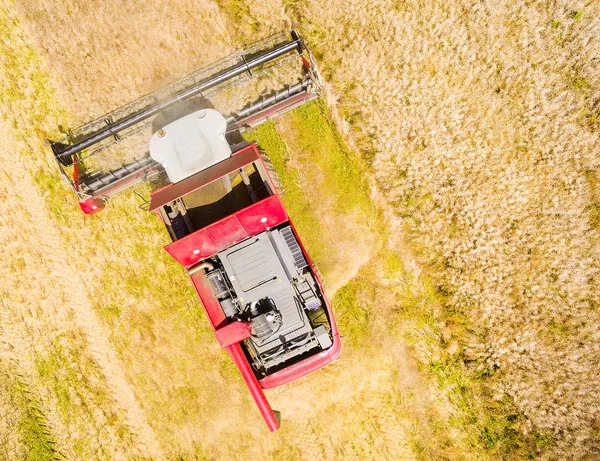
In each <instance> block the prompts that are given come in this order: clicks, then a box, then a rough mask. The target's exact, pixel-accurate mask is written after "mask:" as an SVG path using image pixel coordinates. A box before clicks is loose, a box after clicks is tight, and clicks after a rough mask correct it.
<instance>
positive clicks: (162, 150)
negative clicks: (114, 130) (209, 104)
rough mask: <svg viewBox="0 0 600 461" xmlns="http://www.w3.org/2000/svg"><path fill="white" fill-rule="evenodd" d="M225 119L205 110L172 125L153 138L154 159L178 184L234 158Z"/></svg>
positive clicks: (209, 110)
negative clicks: (226, 133) (227, 135)
mask: <svg viewBox="0 0 600 461" xmlns="http://www.w3.org/2000/svg"><path fill="white" fill-rule="evenodd" d="M226 129H227V122H226V120H225V117H223V115H221V114H220V113H219V112H217V111H216V110H214V109H202V110H199V111H197V112H193V113H191V114H189V115H186V116H185V117H182V118H180V119H178V120H175V121H174V122H172V123H169V124H168V125H167V126H165V127H163V128H161V129H160V130H158V131H157V132H156V133H154V134H153V135H152V138H151V139H150V156H151V157H152V158H153V159H154V160H155V161H157V162H158V163H160V164H161V165H162V166H163V168H164V169H165V171H166V173H167V176H168V177H169V180H170V181H171V182H172V183H177V182H179V181H181V180H182V179H185V178H187V177H189V176H192V175H193V174H196V173H198V172H200V171H202V170H204V169H206V168H208V167H210V166H212V165H215V164H216V163H219V162H221V161H223V160H225V159H227V158H229V157H230V156H231V148H230V147H229V143H228V142H227V139H225V131H226Z"/></svg>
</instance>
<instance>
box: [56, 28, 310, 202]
mask: <svg viewBox="0 0 600 461" xmlns="http://www.w3.org/2000/svg"><path fill="white" fill-rule="evenodd" d="M320 83H321V82H320V76H319V74H318V71H317V68H316V66H315V63H314V60H313V57H312V55H311V53H310V50H309V49H308V47H307V45H306V42H305V40H304V39H303V38H302V36H301V35H300V33H299V32H298V31H296V30H291V31H290V32H289V33H281V34H278V35H274V36H272V37H269V38H268V39H266V40H263V41H261V42H258V43H256V44H254V45H252V46H251V47H249V48H247V49H245V50H243V51H240V52H237V53H235V54H233V55H231V56H229V57H227V58H225V59H222V60H221V61H219V62H217V63H214V64H212V65H210V66H208V67H205V68H202V69H200V70H197V71H195V72H193V73H191V74H189V75H186V76H185V77H183V78H181V79H179V80H177V81H175V82H173V83H172V84H170V85H169V86H167V87H166V88H162V89H160V90H158V91H156V92H153V93H151V94H148V95H146V96H143V97H141V98H139V99H138V100H136V101H134V102H132V103H129V104H127V105H125V106H123V107H121V108H119V109H117V110H115V111H113V112H111V113H108V114H106V115H104V116H102V117H100V118H99V119H97V120H94V121H92V122H90V123H87V124H85V125H83V126H81V127H79V128H77V129H75V130H72V131H69V132H67V134H66V136H65V137H64V138H63V139H62V140H60V141H51V142H50V145H51V147H52V152H53V153H54V156H55V158H56V160H57V161H58V163H59V168H60V170H61V173H62V175H63V177H64V178H66V179H67V181H68V182H69V183H70V185H71V187H72V189H73V190H74V192H75V193H76V194H77V196H78V197H79V201H80V203H85V202H86V201H88V203H91V202H92V201H93V202H94V203H95V204H96V205H91V206H90V207H84V206H82V208H83V209H84V211H86V210H88V212H95V211H96V210H98V209H100V208H102V206H103V204H104V202H106V201H107V200H108V199H109V198H110V197H111V196H113V195H115V194H116V193H118V192H120V191H122V190H123V189H126V188H129V187H131V186H132V185H135V184H137V183H138V182H140V181H142V180H144V179H145V178H146V177H148V176H151V175H152V174H154V173H157V172H160V170H161V167H160V165H159V164H157V162H156V161H154V160H153V159H152V158H151V157H150V156H148V154H147V152H145V148H144V147H142V148H141V149H140V148H139V146H135V147H133V148H131V146H125V145H126V144H130V145H133V144H134V143H135V141H134V140H133V139H128V138H135V137H136V136H140V137H141V138H142V139H147V138H148V132H149V130H150V129H151V131H150V134H151V133H152V132H155V131H156V130H157V129H159V128H160V127H161V126H164V125H165V124H167V123H168V122H169V121H172V120H174V119H177V118H180V117H181V116H182V115H185V114H186V113H190V112H193V111H194V110H197V109H199V108H203V107H213V108H215V109H217V110H219V112H221V113H222V114H223V115H224V116H226V121H227V128H228V129H227V132H228V133H232V132H243V131H244V130H246V129H248V128H251V127H254V126H256V125H258V124H260V123H262V122H264V121H265V120H267V119H269V118H271V117H273V116H276V115H277V114H280V113H283V112H285V111H287V110H290V109H292V108H293V107H296V106H297V105H299V104H302V103H304V102H307V101H308V100H311V99H314V98H316V97H317V96H318V93H319V87H320ZM257 93H258V95H260V97H258V98H257ZM232 95H233V96H232ZM117 144H121V145H122V146H123V149H122V150H127V151H128V154H127V155H125V156H124V155H123V153H122V152H119V147H120V146H116V145H117ZM136 150H137V152H135V151H136ZM111 152H112V154H111ZM136 154H137V155H136ZM92 157H93V158H92ZM119 160H121V161H119ZM123 160H125V161H123ZM67 167H74V169H73V172H72V173H71V174H69V173H68V172H67V171H66V170H65V168H67ZM90 199H94V200H90ZM93 206H96V208H93Z"/></svg>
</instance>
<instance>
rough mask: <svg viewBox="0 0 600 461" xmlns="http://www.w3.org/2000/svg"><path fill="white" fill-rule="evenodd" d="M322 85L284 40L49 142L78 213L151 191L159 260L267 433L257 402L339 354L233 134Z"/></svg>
mask: <svg viewBox="0 0 600 461" xmlns="http://www.w3.org/2000/svg"><path fill="white" fill-rule="evenodd" d="M320 83H321V82H320V77H319V73H318V70H317V68H316V66H315V62H314V59H313V57H312V55H311V53H310V51H309V49H308V48H307V45H306V42H305V41H304V40H303V38H302V37H301V36H300V34H299V33H298V32H297V31H296V30H292V31H291V32H290V33H289V35H288V34H279V35H276V36H273V37H270V38H269V39H267V40H264V41H262V42H260V43H257V44H255V45H253V46H252V47H251V48H249V49H247V50H245V51H243V52H240V53H236V54H234V55H233V56H230V57H228V58H226V59H224V60H222V61H219V62H218V63H216V64H214V65H212V66H210V67H208V68H205V69H201V70H199V71H197V72H194V73H192V74H190V75H188V76H186V77H184V78H182V79H180V80H177V81H176V82H174V83H173V84H171V85H169V86H168V87H167V88H164V89H161V90H159V91H157V92H155V93H152V94H150V95H147V96H144V97H142V98H140V99H138V100H137V101H134V102H132V103H130V104H128V105H126V106H124V107H122V108H120V109H118V110H116V111H114V112H112V113H110V114H107V115H105V116H103V117H101V118H99V119H97V120H95V121H93V122H90V123H88V124H86V125H84V126H82V127H80V128H78V129H76V130H74V131H71V132H69V133H68V135H67V136H66V137H65V138H64V139H63V140H61V141H58V142H51V143H50V145H51V147H52V151H53V153H54V156H55V158H56V160H57V164H58V166H59V169H60V173H61V175H62V176H63V177H64V178H65V179H66V180H67V182H68V184H69V185H70V187H71V188H72V190H73V191H74V193H75V194H76V195H77V198H78V201H79V205H80V207H81V209H82V210H83V212H85V213H86V214H94V213H96V212H98V211H100V210H101V209H103V208H104V207H105V204H106V202H107V201H108V199H110V198H111V197H112V196H114V195H116V194H117V193H119V192H121V191H123V190H125V189H128V188H130V187H132V186H135V185H136V184H139V183H140V182H150V183H152V184H153V185H154V187H153V189H154V190H153V191H152V192H151V194H150V200H149V205H148V208H149V211H151V212H154V213H156V214H157V215H159V216H160V217H161V219H162V221H163V222H164V224H165V227H166V230H167V231H168V233H169V235H170V237H171V240H172V243H170V244H169V245H167V246H166V247H165V249H166V251H167V252H169V253H170V254H171V255H172V256H173V258H174V259H175V260H176V261H177V262H178V263H179V264H181V265H182V266H183V267H184V268H185V269H186V271H187V274H188V275H189V277H190V280H191V282H192V284H193V286H194V288H195V289H196V292H197V293H198V296H199V298H200V300H201V301H202V305H203V307H204V309H205V311H206V314H207V317H208V319H209V321H210V323H211V325H212V326H213V328H214V330H215V334H216V337H217V340H218V342H219V344H220V345H221V347H222V348H223V349H225V350H226V351H227V352H228V354H229V356H230V357H231V359H232V360H233V361H234V363H235V364H236V365H237V367H238V368H239V370H240V372H241V374H242V377H243V379H244V380H245V382H246V384H247V385H248V388H249V390H250V393H251V395H252V396H253V398H254V400H255V402H256V404H257V406H258V408H259V410H260V412H261V414H262V416H263V418H264V419H265V421H266V423H267V426H268V427H269V429H270V430H272V431H273V430H276V429H277V428H278V427H279V420H278V418H277V417H276V412H274V411H273V410H272V409H271V407H270V405H269V403H268V401H267V399H266V397H265V395H264V392H263V389H267V388H272V387H277V386H281V385H283V384H287V383H289V382H291V381H294V380H296V379H299V378H301V377H303V376H305V375H307V374H309V373H312V372H314V371H316V370H318V369H320V368H322V367H324V366H325V365H327V364H328V363H330V362H332V361H334V360H336V359H337V357H338V356H339V353H340V348H341V345H340V338H339V333H338V330H337V326H336V323H335V320H334V317H333V312H332V310H331V306H330V304H329V301H328V300H327V298H326V296H325V293H324V290H323V286H322V283H321V281H320V278H319V275H318V273H317V271H316V270H315V268H314V267H313V265H312V263H311V261H310V258H309V256H308V254H307V252H306V250H305V248H304V246H303V245H302V242H301V240H300V237H299V236H298V233H297V232H296V229H295V228H294V226H293V223H292V222H291V220H290V218H289V216H288V214H287V212H286V210H285V208H284V206H283V202H282V200H281V198H280V195H279V193H278V186H280V184H279V183H278V180H277V178H276V177H275V174H274V170H273V168H272V165H271V164H270V162H269V160H268V157H267V156H266V153H265V152H263V151H262V150H261V149H260V148H259V147H258V146H257V145H256V144H251V143H248V142H246V141H245V140H244V138H243V137H242V136H241V133H243V132H244V131H245V130H248V129H250V128H252V127H255V126H257V125H259V124H261V123H263V122H264V121H266V120H269V119H271V118H273V117H275V116H277V115H279V114H281V113H284V112H286V111H289V110H291V109H293V108H295V107H298V106H299V105H302V104H304V103H306V102H308V101H311V100H313V99H315V98H317V97H318V96H319V91H320ZM257 95H258V96H259V98H257Z"/></svg>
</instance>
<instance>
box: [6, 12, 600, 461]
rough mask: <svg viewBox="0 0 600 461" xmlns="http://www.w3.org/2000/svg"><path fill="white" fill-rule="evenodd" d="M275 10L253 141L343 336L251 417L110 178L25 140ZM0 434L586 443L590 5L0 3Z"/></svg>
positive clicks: (594, 163) (382, 450)
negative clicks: (97, 205) (303, 77)
mask: <svg viewBox="0 0 600 461" xmlns="http://www.w3.org/2000/svg"><path fill="white" fill-rule="evenodd" d="M292 21H296V22H297V23H298V24H299V27H300V29H301V31H302V32H303V34H304V35H305V36H306V37H307V38H308V40H309V42H310V45H311V49H312V50H313V52H314V53H315V56H316V58H317V61H318V62H319V65H320V68H321V71H322V74H323V77H324V80H325V88H324V97H323V100H322V101H321V102H318V103H313V104H311V105H310V106H305V107H302V108H300V109H299V110H297V111H296V112H294V113H291V114H289V115H286V116H285V117H282V118H281V119H279V120H277V121H276V122H275V123H269V124H266V125H264V126H263V127H261V128H260V129H258V130H256V132H254V133H252V134H251V135H250V136H251V137H252V139H256V140H258V142H259V143H260V144H261V145H262V146H263V147H264V148H265V149H266V150H267V151H269V152H270V155H271V158H272V160H273V163H274V165H275V167H276V169H277V170H278V172H279V174H280V176H281V178H282V182H283V183H284V186H285V188H286V196H285V201H286V207H287V208H288V210H289V211H290V213H291V216H292V219H293V220H294V221H295V223H296V225H297V227H298V229H299V232H300V235H301V236H302V238H303V240H304V241H305V243H306V245H307V247H308V250H309V253H310V254H311V256H312V257H313V259H314V260H315V261H316V262H317V264H318V266H319V267H320V269H321V271H322V272H323V276H324V278H325V281H326V282H327V291H328V295H329V297H330V298H331V299H332V300H333V305H334V311H335V312H336V318H337V319H338V322H339V325H340V331H341V334H342V335H343V337H344V339H343V344H344V350H343V353H342V358H341V359H340V361H339V362H337V363H336V364H334V365H333V366H330V367H328V368H326V369H325V370H324V371H323V372H320V373H318V374H317V375H316V376H315V377H312V378H310V379H305V380H302V381H301V382H300V383H299V384H297V385H294V386H287V387H285V388H284V389H281V390H275V391H271V392H269V393H268V397H269V400H270V401H271V402H272V404H273V406H274V408H276V409H278V410H280V411H281V412H282V415H283V424H282V428H281V430H280V431H278V432H277V433H275V434H272V435H269V433H268V431H267V430H266V428H264V427H263V423H262V421H261V419H260V416H259V415H258V412H257V411H256V410H255V409H254V407H253V403H252V401H251V399H250V397H249V396H248V393H247V391H246V390H245V389H244V385H243V382H242V380H241V379H240V377H239V375H238V373H237V371H236V370H235V368H234V366H233V365H232V364H231V363H230V362H229V361H228V358H227V357H226V354H224V353H223V352H222V351H221V350H220V349H219V347H218V345H217V344H216V341H215V340H214V337H213V333H212V332H211V331H210V328H209V326H208V322H207V321H206V319H205V318H204V314H203V313H202V311H201V308H200V306H199V305H198V302H197V299H196V297H195V294H194V293H193V290H192V288H191V287H190V286H189V283H188V281H187V280H186V277H185V274H184V273H183V271H182V270H181V268H179V267H178V266H177V264H176V263H174V262H173V261H172V260H171V259H170V258H169V257H168V255H167V254H166V253H165V252H164V251H163V250H162V249H161V246H164V245H165V244H166V243H167V241H168V235H167V234H166V232H164V230H162V229H161V223H160V222H159V221H158V219H157V218H155V217H153V216H150V215H148V214H147V213H145V212H143V211H142V210H140V209H139V207H138V206H139V199H138V197H137V196H136V195H135V194H125V195H123V196H119V197H118V198H116V199H114V200H113V201H112V202H111V204H110V205H109V206H108V207H107V209H106V210H105V211H103V212H102V213H100V214H99V215H96V216H94V217H84V216H82V215H81V214H80V213H79V212H78V210H77V208H78V207H77V205H76V202H75V199H74V198H73V197H72V196H71V194H70V193H69V190H68V189H67V187H66V186H65V185H64V184H62V183H61V182H60V181H59V178H58V174H57V171H56V168H55V166H54V164H53V160H52V158H51V154H50V153H49V150H48V148H47V147H46V146H45V145H44V143H43V139H44V138H46V137H48V138H57V137H58V126H59V125H63V126H73V125H76V124H78V123H81V122H84V121H86V120H88V119H90V118H94V117H97V116H99V115H101V114H102V113H104V112H105V111H108V110H110V109H113V108H115V107H117V106H118V105H120V104H122V103H125V102H127V101H129V100H131V99H133V98H135V97H136V96H139V95H141V94H143V93H146V92H148V91H151V90H154V89H156V88H158V87H160V86H161V85H164V84H165V83H168V82H169V81H171V80H173V79H174V78H176V77H179V76H181V75H183V74H185V73H187V72H189V71H191V70H194V69H196V68H198V67H201V66H203V65H206V64H208V63H210V62H212V61H214V60H216V59H218V58H220V57H223V56H225V55H227V54H228V53H230V52H231V51H233V50H235V49H238V48H239V47H240V46H242V45H243V44H246V43H251V42H253V41H255V40H256V39H258V38H262V37H264V36H266V35H268V34H270V33H273V32H278V31H280V30H282V29H284V28H286V27H289V25H290V24H291V23H292ZM0 48H1V49H0V75H1V78H0V100H1V101H2V105H1V108H0V114H1V116H2V117H1V119H0V132H1V133H2V137H1V138H0V145H1V146H2V149H1V150H0V178H1V180H0V197H1V198H2V200H0V241H1V242H2V245H1V247H0V248H1V249H0V253H1V254H2V259H3V261H4V263H3V265H2V266H1V267H2V269H1V272H0V273H1V274H2V291H1V298H0V299H1V303H0V459H7V460H21V459H28V460H47V459H69V460H70V459H73V460H75V459H77V460H79V459H85V460H87V459H90V460H95V459H106V460H113V459H115V460H118V459H123V460H130V459H153V460H162V459H173V460H188V459H189V460H192V459H243V458H258V457H264V458H267V459H274V460H289V459H311V460H312V459H344V460H346V459H358V460H363V459H392V460H396V459H449V460H454V459H473V460H480V459H532V458H536V459H597V458H598V457H599V456H600V395H599V394H600V379H599V378H598V373H597V372H596V368H597V367H598V366H599V365H600V333H599V332H600V310H599V306H600V291H599V289H598V288H599V287H598V285H599V277H600V274H599V269H600V246H599V244H598V238H599V236H600V235H599V234H600V183H599V178H600V135H599V129H600V121H599V120H600V86H599V85H600V5H599V4H598V3H597V2H593V1H586V2H583V1H580V2H577V1H576V2H564V1H559V0H554V1H550V2H541V1H540V2H512V1H499V2H490V1H481V2H476V3H474V2H463V1H458V0H454V1H452V2H442V1H424V0H423V1H414V2H412V1H383V0H382V1H375V2H366V1H364V0H349V1H345V2H330V3H327V2H317V1H314V0H307V1H304V2H299V1H282V2H279V1H265V0H258V1H249V0H247V1H244V0H217V1H216V2H215V1H208V0H202V1H196V2H192V1H190V0H177V1H174V2H169V3H164V2H158V1H154V2H141V1H139V0H135V1H132V2H126V3H118V2H114V1H112V0H106V1H93V2H66V1H58V0H57V1H55V2H49V1H42V2H31V1H28V0H24V1H19V2H16V1H10V0H1V1H0Z"/></svg>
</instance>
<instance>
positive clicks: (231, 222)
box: [206, 216, 249, 248]
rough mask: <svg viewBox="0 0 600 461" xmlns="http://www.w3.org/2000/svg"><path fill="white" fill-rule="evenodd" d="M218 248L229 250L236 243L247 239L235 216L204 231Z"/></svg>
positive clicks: (246, 234)
mask: <svg viewBox="0 0 600 461" xmlns="http://www.w3.org/2000/svg"><path fill="white" fill-rule="evenodd" d="M206 231H207V232H208V234H209V235H210V236H211V237H212V239H213V240H214V242H215V244H216V245H217V246H218V247H219V248H229V247H230V246H231V245H233V244H234V243H236V242H240V241H242V240H244V239H245V238H247V237H249V235H248V233H247V232H246V231H245V230H244V228H243V227H242V225H241V224H240V222H239V221H238V219H237V218H236V217H235V216H229V217H227V218H225V219H222V220H221V221H218V222H216V223H214V224H212V225H211V226H210V227H209V228H207V229H206Z"/></svg>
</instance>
